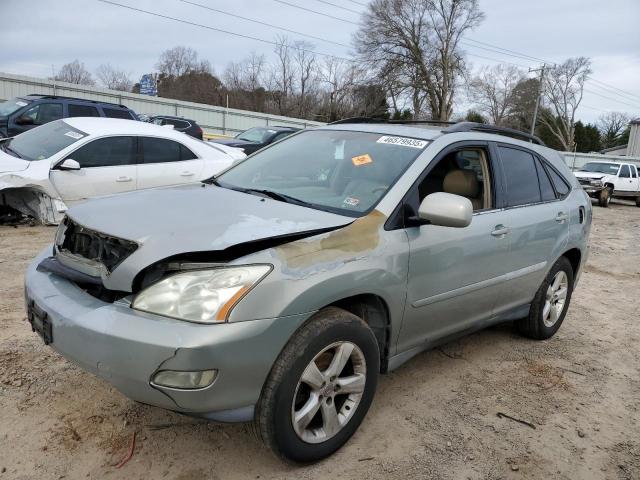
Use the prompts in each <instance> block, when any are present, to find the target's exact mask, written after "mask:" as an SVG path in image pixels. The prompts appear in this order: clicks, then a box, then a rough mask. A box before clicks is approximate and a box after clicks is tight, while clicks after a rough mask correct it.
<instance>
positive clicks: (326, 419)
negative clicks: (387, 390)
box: [254, 307, 380, 462]
mask: <svg viewBox="0 0 640 480" xmlns="http://www.w3.org/2000/svg"><path fill="white" fill-rule="evenodd" d="M379 369H380V354H379V350H378V343H377V341H376V338H375V336H374V334H373V332H372V331H371V329H370V328H369V327H368V326H367V324H366V323H365V322H364V321H362V320H361V319H360V318H358V317H356V316H355V315H352V314H351V313H349V312H347V311H345V310H342V309H339V308H334V307H331V308H327V309H324V310H322V311H320V312H318V313H317V314H316V315H315V316H314V317H313V318H312V319H310V320H309V321H308V322H307V323H306V324H305V325H304V326H303V327H302V328H301V329H300V330H299V331H298V332H296V334H295V335H294V336H293V337H292V338H291V340H290V341H289V343H288V344H287V346H286V347H285V348H284V350H283V351H282V353H281V354H280V356H279V357H278V359H277V360H276V362H275V364H274V366H273V368H272V370H271V373H270V375H269V378H268V380H267V382H266V384H265V386H264V388H263V392H262V395H261V398H260V401H259V403H258V406H257V409H256V415H255V422H254V423H255V426H256V431H257V433H258V434H259V436H260V437H261V438H262V440H263V441H264V442H265V443H266V444H267V446H269V447H270V448H271V449H272V450H273V451H274V452H275V453H276V454H278V455H280V456H282V457H284V458H286V459H288V460H293V461H296V462H313V461H317V460H320V459H322V458H324V457H327V456H328V455H331V454H332V453H333V452H335V451H336V450H337V449H339V448H340V447H341V446H342V445H343V444H344V443H345V442H346V441H347V440H349V438H350V437H351V436H352V435H353V434H354V432H355V431H356V429H357V428H358V426H359V425H360V423H361V422H362V420H363V418H364V416H365V414H366V413H367V410H368V409H369V406H370V405H371V401H372V400H373V396H374V393H375V390H376V385H377V381H378V373H379Z"/></svg>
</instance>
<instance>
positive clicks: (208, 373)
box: [151, 370, 218, 390]
mask: <svg viewBox="0 0 640 480" xmlns="http://www.w3.org/2000/svg"><path fill="white" fill-rule="evenodd" d="M217 376H218V371H217V370H200V371H197V372H184V371H177V370H162V371H160V372H157V373H156V374H155V375H154V376H153V378H152V379H151V383H153V384H154V385H157V386H159V387H167V388H177V389H180V390H198V389H201V388H207V387H208V386H209V385H211V384H212V383H213V381H214V380H215V379H216V377H217Z"/></svg>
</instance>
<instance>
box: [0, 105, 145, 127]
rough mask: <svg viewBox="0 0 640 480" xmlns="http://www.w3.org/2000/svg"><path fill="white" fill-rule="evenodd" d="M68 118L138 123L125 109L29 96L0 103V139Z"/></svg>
mask: <svg viewBox="0 0 640 480" xmlns="http://www.w3.org/2000/svg"><path fill="white" fill-rule="evenodd" d="M69 117H108V118H125V119H129V120H138V117H137V116H136V114H135V112H134V111H133V110H130V109H129V108H127V107H125V106H124V105H117V104H115V103H107V102H97V101H94V100H84V99H82V98H71V97H58V96H55V95H26V96H24V97H16V98H12V99H11V100H7V101H5V102H1V103H0V137H13V136H15V135H18V134H19V133H22V132H25V131H27V130H29V129H31V128H33V127H37V126H38V125H44V124H45V123H49V122H52V121H53V120H59V119H61V118H69Z"/></svg>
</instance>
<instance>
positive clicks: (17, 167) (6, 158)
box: [0, 150, 31, 174]
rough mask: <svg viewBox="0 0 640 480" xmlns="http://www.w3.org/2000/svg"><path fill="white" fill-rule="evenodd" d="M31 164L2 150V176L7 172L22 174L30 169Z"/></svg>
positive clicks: (0, 151)
mask: <svg viewBox="0 0 640 480" xmlns="http://www.w3.org/2000/svg"><path fill="white" fill-rule="evenodd" d="M30 164H31V162H29V161H28V160H23V159H21V158H16V157H14V156H13V155H9V154H8V153H5V152H3V151H2V150H0V174H2V173H6V172H21V171H23V170H26V169H27V168H29V165H30Z"/></svg>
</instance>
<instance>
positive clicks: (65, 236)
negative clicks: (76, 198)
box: [56, 217, 138, 273]
mask: <svg viewBox="0 0 640 480" xmlns="http://www.w3.org/2000/svg"><path fill="white" fill-rule="evenodd" d="M61 228H62V229H64V230H63V233H62V234H61V237H62V238H58V239H57V242H56V243H57V248H58V249H59V251H60V252H64V253H67V252H68V253H70V254H72V255H74V256H77V257H81V258H84V259H87V260H91V261H92V262H98V263H100V264H102V265H104V267H105V268H106V269H107V271H108V272H109V273H111V272H112V271H113V269H114V268H116V267H117V266H118V265H119V264H120V263H121V262H122V261H123V260H124V259H126V258H127V257H128V256H129V255H131V254H132V253H133V252H135V251H136V249H137V248H138V244H137V243H135V242H132V241H130V240H124V239H122V238H117V237H112V236H110V235H106V234H104V233H100V232H96V231H94V230H91V229H88V228H85V227H83V226H82V225H79V224H77V223H76V222H74V221H73V220H71V219H70V218H69V217H66V218H65V219H64V221H63V223H62V225H61Z"/></svg>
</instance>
